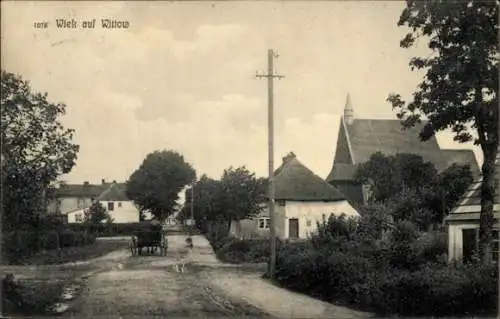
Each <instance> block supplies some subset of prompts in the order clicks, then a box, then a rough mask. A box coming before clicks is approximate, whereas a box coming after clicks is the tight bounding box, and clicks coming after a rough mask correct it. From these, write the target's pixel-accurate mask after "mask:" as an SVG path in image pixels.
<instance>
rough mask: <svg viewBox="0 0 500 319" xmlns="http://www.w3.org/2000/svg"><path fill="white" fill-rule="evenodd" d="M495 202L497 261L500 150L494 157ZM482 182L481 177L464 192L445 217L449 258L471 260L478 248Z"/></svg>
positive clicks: (499, 225)
mask: <svg viewBox="0 0 500 319" xmlns="http://www.w3.org/2000/svg"><path fill="white" fill-rule="evenodd" d="M495 179H496V185H497V187H496V190H495V201H494V205H493V217H494V220H495V222H494V223H495V224H494V228H496V229H495V230H494V233H493V239H494V247H493V253H494V256H493V258H494V260H497V258H498V255H497V254H498V251H499V247H498V240H499V237H498V236H499V233H498V229H499V228H500V222H499V221H500V185H499V182H500V150H499V151H498V152H497V157H496V160H495ZM481 183H482V179H481V178H480V179H479V180H478V181H477V182H475V183H473V184H472V185H471V187H470V188H469V190H468V191H467V192H466V193H465V194H464V196H463V197H462V199H461V200H460V201H459V204H458V205H457V206H456V207H455V208H454V209H453V210H452V211H451V212H450V214H448V216H447V217H446V218H445V222H446V227H447V232H448V259H449V260H450V261H451V260H466V261H467V260H470V258H471V257H472V256H473V253H474V251H476V250H477V249H478V248H479V219H480V214H481Z"/></svg>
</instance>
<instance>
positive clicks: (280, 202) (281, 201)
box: [276, 200, 285, 206]
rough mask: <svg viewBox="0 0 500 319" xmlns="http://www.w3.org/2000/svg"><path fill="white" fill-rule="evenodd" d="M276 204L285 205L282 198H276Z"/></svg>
mask: <svg viewBox="0 0 500 319" xmlns="http://www.w3.org/2000/svg"><path fill="white" fill-rule="evenodd" d="M276 205H277V206H285V201H284V200H277V201H276Z"/></svg>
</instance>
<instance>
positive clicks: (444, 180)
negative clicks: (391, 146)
mask: <svg viewBox="0 0 500 319" xmlns="http://www.w3.org/2000/svg"><path fill="white" fill-rule="evenodd" d="M355 179H356V180H357V181H358V182H359V183H362V184H366V183H368V184H369V185H370V193H371V195H372V196H371V201H372V202H373V203H377V204H380V203H385V204H387V206H386V207H387V208H388V209H389V210H390V213H391V214H392V216H393V218H394V219H395V220H410V221H412V222H414V223H415V224H417V225H418V226H420V227H421V228H422V229H424V230H425V229H426V228H427V227H429V225H436V224H439V223H440V222H442V220H443V218H444V217H445V215H446V214H448V212H449V211H450V210H451V209H452V208H453V207H454V206H455V205H456V203H457V201H458V200H459V199H460V197H461V196H462V195H463V194H464V193H465V191H466V190H467V188H468V187H469V185H470V184H471V183H472V173H471V170H470V167H469V166H468V165H457V164H453V165H451V166H450V167H448V168H447V169H445V170H444V171H442V172H439V173H437V171H436V169H435V168H434V165H433V164H432V163H429V162H424V161H423V159H422V157H421V156H419V155H415V154H397V155H395V156H386V155H384V154H382V153H375V154H373V155H372V156H371V158H370V160H369V161H367V162H365V163H363V164H361V165H360V166H359V167H358V169H357V171H356V173H355Z"/></svg>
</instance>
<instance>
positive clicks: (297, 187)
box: [230, 153, 359, 239]
mask: <svg viewBox="0 0 500 319" xmlns="http://www.w3.org/2000/svg"><path fill="white" fill-rule="evenodd" d="M274 182H275V216H276V228H275V229H276V235H277V236H278V237H279V238H281V239H289V238H290V239H293V238H307V237H308V236H309V235H310V234H311V233H312V232H314V231H315V230H316V229H317V222H321V221H322V220H323V217H326V218H327V217H328V216H330V215H331V214H333V215H336V216H340V215H341V214H345V215H346V216H348V217H359V213H358V212H357V211H356V210H355V209H354V207H353V206H351V204H349V202H348V201H347V200H346V198H345V196H344V195H343V194H342V193H340V192H339V191H338V190H337V189H335V187H333V186H332V185H330V184H328V183H327V182H325V181H324V180H323V179H322V178H321V177H319V176H317V175H316V174H314V173H313V172H312V171H311V170H310V169H308V168H307V167H306V166H304V165H303V164H302V163H301V162H300V161H299V160H298V159H297V157H296V156H295V154H293V153H290V154H289V155H287V156H286V157H285V158H283V163H282V165H281V166H280V167H279V168H278V169H277V170H276V171H275V173H274ZM269 231H270V223H269V209H268V208H267V205H264V206H263V209H262V211H261V213H260V214H258V215H257V216H255V217H254V218H251V219H246V220H242V221H239V222H234V221H233V222H232V224H231V227H230V234H231V235H233V236H236V237H249V236H267V235H269Z"/></svg>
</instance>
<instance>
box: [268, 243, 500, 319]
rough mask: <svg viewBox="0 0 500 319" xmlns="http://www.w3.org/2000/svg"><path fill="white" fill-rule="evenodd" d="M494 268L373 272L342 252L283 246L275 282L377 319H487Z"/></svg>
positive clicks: (493, 301)
mask: <svg viewBox="0 0 500 319" xmlns="http://www.w3.org/2000/svg"><path fill="white" fill-rule="evenodd" d="M497 274H498V272H497V267H496V266H495V265H491V266H478V265H443V264H437V263H427V264H424V265H422V266H421V267H419V269H417V270H408V269H398V268H394V267H387V268H385V269H381V268H377V267H376V265H375V264H374V262H373V261H372V260H370V259H367V258H365V257H363V256H360V255H355V254H352V253H348V252H340V251H337V252H332V253H331V254H325V251H321V250H317V249H313V248H312V247H311V246H309V247H308V246H307V245H301V246H299V245H295V244H291V245H290V244H289V245H286V246H285V247H283V248H282V249H280V251H279V253H278V258H277V267H276V280H277V282H278V283H279V284H281V285H282V286H284V287H286V288H289V289H291V290H294V291H297V292H302V293H305V294H308V295H311V296H314V297H317V298H321V299H324V300H327V301H342V302H347V303H350V304H355V305H357V306H359V307H360V308H362V309H366V310H370V311H375V312H377V313H378V314H381V315H388V314H399V315H408V316H425V315H429V316H430V315H432V316H445V315H466V314H474V315H480V314H489V313H490V314H491V313H492V312H494V311H495V309H496V303H497V298H496V296H497Z"/></svg>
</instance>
